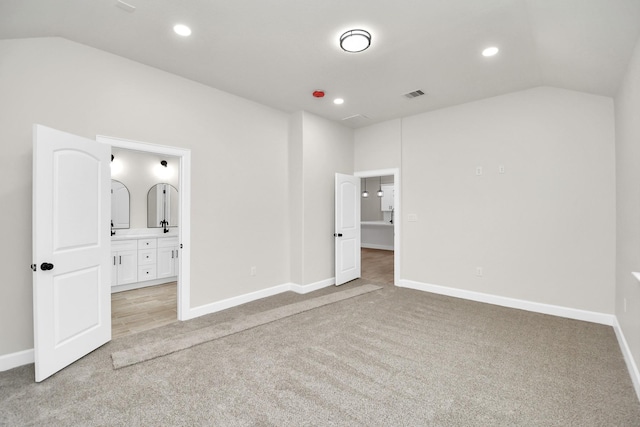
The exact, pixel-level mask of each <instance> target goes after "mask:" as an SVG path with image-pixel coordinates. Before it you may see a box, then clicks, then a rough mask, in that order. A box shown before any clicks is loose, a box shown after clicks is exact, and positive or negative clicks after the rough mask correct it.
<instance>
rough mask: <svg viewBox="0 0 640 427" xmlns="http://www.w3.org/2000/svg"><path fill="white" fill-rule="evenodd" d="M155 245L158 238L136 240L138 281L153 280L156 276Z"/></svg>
mask: <svg viewBox="0 0 640 427" xmlns="http://www.w3.org/2000/svg"><path fill="white" fill-rule="evenodd" d="M157 246H158V239H139V240H138V282H144V281H146V280H153V279H155V278H156V277H157V268H156V260H157V256H156V247H157Z"/></svg>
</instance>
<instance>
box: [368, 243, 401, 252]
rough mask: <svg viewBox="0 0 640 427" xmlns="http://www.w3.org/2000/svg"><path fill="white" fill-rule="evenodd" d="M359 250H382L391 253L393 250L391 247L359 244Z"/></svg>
mask: <svg viewBox="0 0 640 427" xmlns="http://www.w3.org/2000/svg"><path fill="white" fill-rule="evenodd" d="M360 247H361V248H367V249H382V250H385V251H392V250H393V245H377V244H375V243H361V244H360Z"/></svg>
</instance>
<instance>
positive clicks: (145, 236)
mask: <svg viewBox="0 0 640 427" xmlns="http://www.w3.org/2000/svg"><path fill="white" fill-rule="evenodd" d="M168 237H178V234H177V233H168V234H151V233H148V234H116V235H115V236H111V241H118V240H136V239H163V238H168Z"/></svg>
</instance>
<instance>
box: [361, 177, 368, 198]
mask: <svg viewBox="0 0 640 427" xmlns="http://www.w3.org/2000/svg"><path fill="white" fill-rule="evenodd" d="M363 181H364V191H363V192H362V197H365V198H366V197H369V192H368V191H367V178H365V179H363Z"/></svg>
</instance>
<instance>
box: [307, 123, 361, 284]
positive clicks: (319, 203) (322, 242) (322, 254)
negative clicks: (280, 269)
mask: <svg viewBox="0 0 640 427" xmlns="http://www.w3.org/2000/svg"><path fill="white" fill-rule="evenodd" d="M302 133H303V138H302V145H303V148H302V161H303V176H304V179H303V185H304V188H303V197H304V202H303V206H304V213H303V233H304V247H303V269H304V272H303V278H302V280H303V283H302V284H305V285H306V284H311V283H316V282H320V281H323V280H327V279H331V278H333V277H334V276H335V247H334V239H335V238H334V237H333V233H334V231H335V198H334V192H335V174H336V172H338V173H344V174H352V173H353V130H352V129H349V128H346V127H344V126H342V125H340V124H338V123H335V122H331V121H329V120H326V119H323V118H321V117H318V116H316V115H313V114H310V113H307V112H304V113H302Z"/></svg>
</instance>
